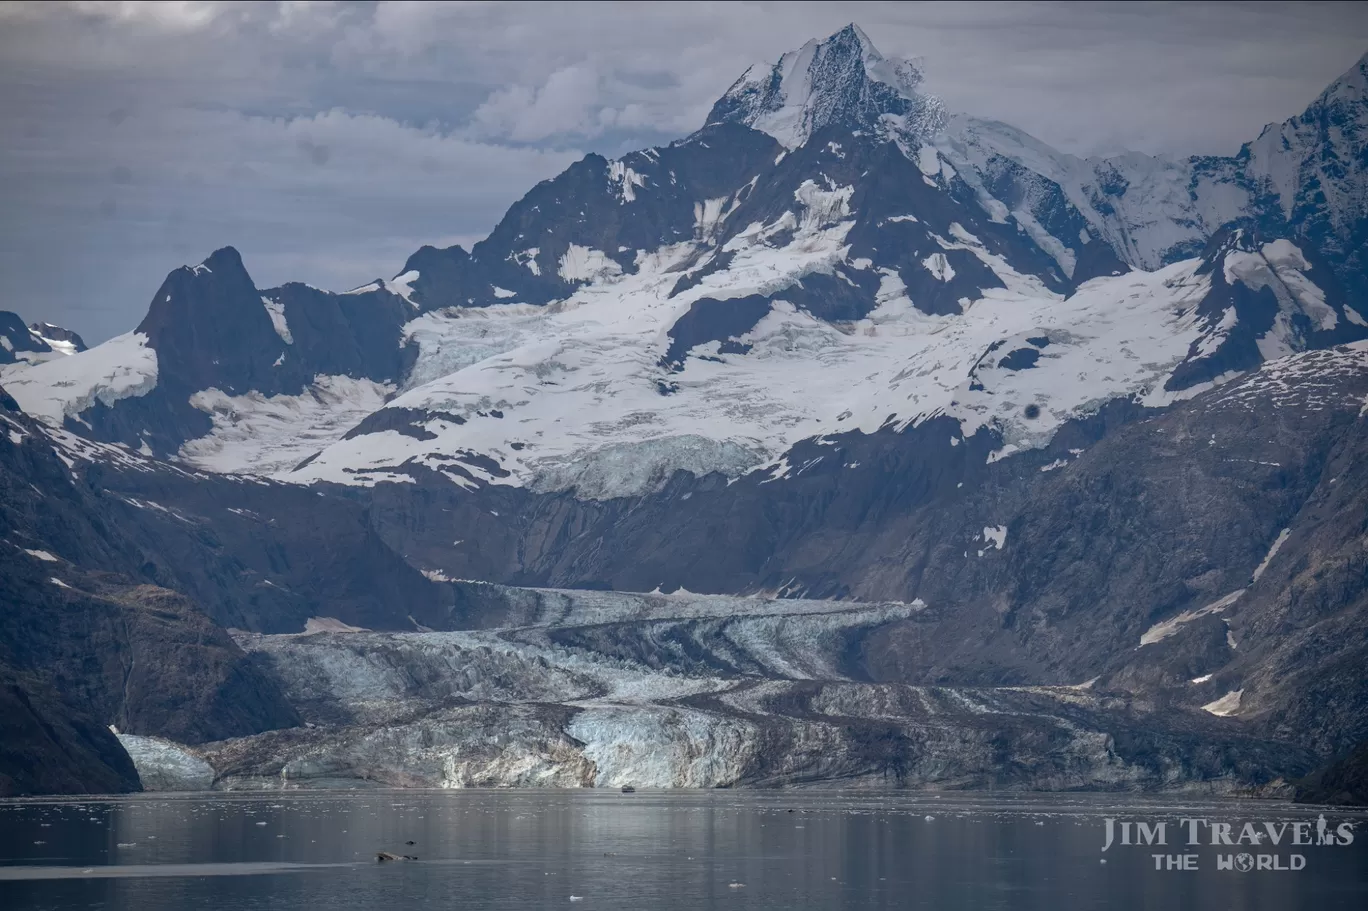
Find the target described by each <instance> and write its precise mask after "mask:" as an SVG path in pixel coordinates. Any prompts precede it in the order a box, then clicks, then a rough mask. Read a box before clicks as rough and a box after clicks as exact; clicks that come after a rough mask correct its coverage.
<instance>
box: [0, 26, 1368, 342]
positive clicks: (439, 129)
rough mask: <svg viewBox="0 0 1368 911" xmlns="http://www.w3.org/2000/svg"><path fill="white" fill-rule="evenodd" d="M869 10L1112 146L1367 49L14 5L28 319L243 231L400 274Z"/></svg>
mask: <svg viewBox="0 0 1368 911" xmlns="http://www.w3.org/2000/svg"><path fill="white" fill-rule="evenodd" d="M850 20H856V21H858V22H860V23H861V24H862V25H863V26H864V28H865V30H866V31H867V32H868V33H869V34H870V35H871V36H872V37H873V38H874V40H875V41H876V42H877V43H878V45H879V46H880V48H881V49H882V50H883V51H884V52H885V53H887V54H890V55H912V54H920V55H921V56H922V57H924V58H925V61H926V72H927V87H928V89H930V90H931V91H934V92H936V93H937V94H939V95H940V96H941V97H942V98H944V99H945V101H946V102H947V104H948V105H949V106H950V107H951V108H952V109H954V110H960V111H968V112H971V113H975V114H978V115H980V116H987V117H994V118H998V119H1002V120H1006V121H1009V122H1011V123H1013V124H1015V125H1017V126H1019V127H1021V128H1023V129H1026V130H1027V131H1029V132H1031V133H1034V134H1035V135H1037V136H1039V137H1040V138H1041V139H1043V140H1045V141H1047V142H1050V143H1052V144H1054V145H1057V146H1059V147H1061V148H1063V149H1065V150H1067V151H1074V152H1078V153H1084V154H1086V153H1090V152H1094V151H1098V150H1115V149H1119V148H1136V149H1139V150H1141V151H1147V152H1168V153H1172V154H1187V153H1192V152H1199V153H1225V154H1229V153H1232V152H1234V151H1235V150H1236V149H1237V148H1238V147H1239V144H1240V142H1242V141H1243V140H1246V139H1249V138H1252V137H1253V136H1254V135H1256V134H1257V133H1258V131H1259V128H1260V127H1261V126H1262V125H1263V124H1264V123H1266V122H1269V121H1275V120H1281V119H1283V118H1285V117H1287V116H1290V115H1291V114H1293V113H1295V112H1297V111H1299V110H1300V109H1301V108H1303V107H1304V106H1305V104H1306V103H1307V102H1308V101H1309V100H1310V99H1311V98H1312V97H1314V96H1315V94H1316V93H1317V92H1318V91H1320V89H1321V88H1322V87H1323V86H1324V85H1325V84H1326V83H1328V82H1329V81H1330V80H1331V79H1333V78H1334V77H1336V76H1337V75H1339V73H1340V72H1342V71H1343V70H1344V69H1346V68H1347V67H1348V66H1349V65H1350V64H1351V63H1352V62H1353V61H1354V60H1356V59H1357V58H1358V56H1359V55H1360V54H1361V53H1362V52H1363V50H1364V49H1365V48H1368V7H1364V6H1363V5H1361V4H1315V3H1300V4H1290V3H1287V4H1282V3H1217V4H1211V3H1162V4H1133V3H1074V4H1055V3H1004V2H987V3H977V4H956V3H943V2H936V3H847V4H806V3H800V4H782V5H779V4H771V3H653V4H631V5H628V4H606V3H605V4H564V3H482V2H468V3H431V2H390V3H379V4H372V3H303V2H285V3H195V2H181V3H164V2H153V3H138V2H123V3H68V4H48V3H4V4H0V122H3V123H5V124H6V141H5V143H3V144H0V210H3V211H4V212H5V213H6V218H5V219H4V220H3V222H2V223H0V274H2V275H3V278H4V279H5V287H6V289H7V293H8V295H9V299H7V300H5V301H3V302H0V308H7V309H17V310H19V311H20V312H21V313H22V315H24V316H25V317H26V318H29V319H37V318H44V319H52V320H53V321H55V322H62V321H64V320H67V321H70V322H74V323H76V325H75V326H74V328H76V329H78V330H79V331H82V332H84V333H87V334H88V335H89V336H93V337H96V338H99V337H103V336H107V335H109V334H112V333H114V332H117V331H123V330H125V329H127V328H128V327H129V326H131V325H133V324H134V323H136V321H137V320H138V319H139V318H140V317H141V315H142V312H143V310H144V309H145V307H146V304H147V300H148V299H149V298H150V296H151V294H152V292H153V290H155V288H156V286H157V284H158V283H159V282H160V281H161V278H162V276H164V275H165V273H166V272H167V271H168V270H169V269H171V268H173V267H175V266H177V265H179V264H180V263H182V262H185V261H197V260H198V259H199V258H202V257H203V256H204V255H205V254H206V253H208V252H209V251H210V250H212V249H214V248H215V247H217V246H221V245H223V244H227V243H232V244H234V245H236V246H238V247H239V248H240V249H241V250H242V251H243V254H244V257H245V258H246V260H247V264H248V267H249V268H250V269H251V270H252V271H253V274H254V277H256V279H257V281H258V282H259V283H260V284H262V285H270V284H275V283H278V282H282V281H285V280H287V279H299V280H304V281H308V282H310V283H313V284H317V285H320V286H323V287H332V288H342V287H347V286H349V285H352V284H360V283H362V282H364V281H367V280H369V279H371V278H374V277H375V276H376V275H383V274H387V273H389V274H392V272H393V271H394V270H395V269H397V268H398V267H399V266H400V265H402V262H403V259H404V258H405V257H406V256H407V254H408V253H409V252H411V251H412V250H413V249H414V248H416V247H417V246H419V245H421V244H422V243H430V242H434V240H435V239H440V238H449V237H457V236H459V237H477V236H480V235H482V234H483V233H484V232H486V231H488V230H489V228H490V227H491V226H492V225H493V224H494V223H495V222H496V221H497V219H498V218H499V217H500V216H501V215H502V213H503V211H504V210H505V209H506V208H507V206H508V205H509V204H510V203H512V202H513V201H514V200H516V199H517V198H518V197H519V196H521V195H522V194H523V193H524V192H526V190H528V189H529V188H530V187H531V186H532V185H533V184H534V183H536V182H537V181H539V180H542V179H545V178H547V177H549V176H551V175H553V174H555V173H556V172H557V171H558V170H560V169H561V168H563V167H564V166H565V165H566V164H568V163H569V162H570V161H572V160H573V159H574V158H575V157H577V156H579V155H580V154H582V152H583V151H587V150H593V151H601V152H604V153H607V154H620V153H621V152H623V151H626V150H627V149H630V148H635V147H641V146H645V145H650V144H655V143H661V142H667V141H669V140H671V139H673V138H677V137H678V136H681V135H684V134H686V133H688V132H690V131H692V130H693V129H696V128H697V127H698V126H699V125H700V124H701V123H702V122H703V119H704V117H705V116H706V115H707V112H708V109H709V107H710V106H711V105H712V102H713V101H714V100H715V99H716V98H717V96H718V95H720V94H721V92H722V91H724V90H725V89H726V87H727V86H728V85H729V84H730V83H731V82H732V81H733V80H734V79H735V78H736V76H737V75H738V74H739V73H741V72H742V71H743V70H744V69H745V68H746V67H747V66H748V65H750V64H751V63H754V62H757V61H773V60H774V59H776V58H777V57H778V56H779V55H780V54H782V53H783V52H785V51H787V50H789V49H791V48H794V47H797V46H799V45H801V44H802V43H803V42H804V41H806V40H807V39H809V38H813V37H820V36H824V35H826V34H829V33H831V32H832V31H834V30H836V29H837V28H839V27H841V26H842V25H844V24H845V23H846V22H848V21H850Z"/></svg>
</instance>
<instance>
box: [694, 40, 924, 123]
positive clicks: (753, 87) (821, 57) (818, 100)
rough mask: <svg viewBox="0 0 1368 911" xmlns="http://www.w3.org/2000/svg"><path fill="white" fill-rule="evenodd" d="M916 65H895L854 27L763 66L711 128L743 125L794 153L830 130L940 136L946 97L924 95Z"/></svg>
mask: <svg viewBox="0 0 1368 911" xmlns="http://www.w3.org/2000/svg"><path fill="white" fill-rule="evenodd" d="M921 82H922V69H921V65H920V63H919V62H917V61H915V60H898V59H893V60H890V59H888V58H886V57H884V56H883V55H882V54H880V53H879V50H878V48H876V47H875V46H874V42H873V41H872V40H870V38H869V36H868V35H867V34H865V32H864V30H863V29H861V28H860V27H859V26H858V25H856V24H854V23H851V24H849V25H847V26H846V27H845V28H843V29H841V30H840V31H838V32H836V33H835V34H833V35H831V36H830V37H828V38H826V39H825V40H823V41H817V40H812V41H809V42H808V43H807V44H804V45H803V46H802V47H801V48H799V49H798V50H796V51H789V52H788V53H787V54H785V55H784V56H782V57H780V58H779V61H778V62H777V63H775V64H773V65H767V64H756V65H754V66H751V67H749V68H748V69H747V70H746V71H745V72H744V73H742V74H741V78H739V79H737V80H736V82H734V83H732V86H731V88H729V89H727V91H726V94H724V95H723V96H722V97H721V98H719V99H718V101H717V103H716V104H714V105H713V109H712V112H711V113H710V114H709V115H708V125H712V124H717V123H741V124H745V125H746V126H748V127H751V128H753V129H756V130H759V131H761V132H763V133H768V134H769V135H771V136H773V137H774V138H775V139H777V140H779V141H780V142H781V143H783V144H784V145H785V146H787V147H789V148H795V147H797V146H800V145H802V144H803V143H805V142H807V140H808V138H809V137H811V136H812V134H813V133H815V132H817V131H818V130H821V129H823V128H825V127H829V126H842V127H846V128H848V129H851V130H873V131H876V132H879V133H883V134H891V135H894V136H896V137H898V138H903V139H907V138H916V139H920V138H922V137H924V136H927V135H930V134H931V133H934V132H935V131H936V130H937V129H939V128H940V126H941V125H942V123H943V122H944V119H945V109H944V106H943V105H942V104H941V102H940V100H939V99H937V98H935V97H933V96H930V95H926V94H923V93H922V92H921V91H920V90H919V87H920V85H921Z"/></svg>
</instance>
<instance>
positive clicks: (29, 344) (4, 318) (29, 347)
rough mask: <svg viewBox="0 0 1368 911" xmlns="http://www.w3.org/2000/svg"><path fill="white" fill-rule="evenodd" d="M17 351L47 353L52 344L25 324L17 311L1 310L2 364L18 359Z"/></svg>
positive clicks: (0, 359) (0, 342)
mask: <svg viewBox="0 0 1368 911" xmlns="http://www.w3.org/2000/svg"><path fill="white" fill-rule="evenodd" d="M16 351H19V352H34V353H44V354H46V353H48V352H51V351H52V346H51V345H49V344H48V343H47V342H45V341H43V339H42V338H41V337H39V336H38V335H37V334H36V333H34V332H32V331H31V330H30V329H29V327H28V326H25V325H24V321H23V320H21V319H20V318H19V315H18V314H17V313H11V312H9V311H8V310H0V364H13V363H15V362H16V361H18V360H19V357H18V356H16V355H15V352H16Z"/></svg>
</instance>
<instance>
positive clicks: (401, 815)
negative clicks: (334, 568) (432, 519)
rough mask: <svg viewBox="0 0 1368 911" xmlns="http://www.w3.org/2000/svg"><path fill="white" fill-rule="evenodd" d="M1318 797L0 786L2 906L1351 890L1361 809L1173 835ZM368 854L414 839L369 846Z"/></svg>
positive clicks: (981, 904)
mask: <svg viewBox="0 0 1368 911" xmlns="http://www.w3.org/2000/svg"><path fill="white" fill-rule="evenodd" d="M1321 812H1322V811H1319V810H1316V809H1303V808H1298V807H1292V806H1289V805H1287V804H1283V803H1265V802H1251V801H1241V802H1220V803H1217V802H1197V801H1184V800H1174V799H1168V800H1143V801H1140V800H1132V799H1130V798H1124V799H1120V800H1119V799H1118V797H1117V796H1116V795H1082V796H1054V795H1049V796H1042V795H1029V796H993V795H948V794H947V795H942V796H940V797H939V798H937V797H933V796H930V795H926V794H915V795H913V794H905V793H878V794H874V793H870V792H832V791H820V792H808V791H778V792H772V791H767V792H755V791H751V792H745V791H673V792H647V791H641V792H638V793H636V794H619V793H616V792H604V791H445V792H431V791H351V792H326V793H319V792H287V793H283V794H252V795H243V794H218V793H215V794H202V795H174V796H138V797H128V798H110V799H99V800H92V799H81V800H33V801H11V802H0V908H4V909H6V911H18V909H37V908H45V909H47V908H50V909H67V908H103V909H135V911H157V909H181V908H222V909H291V911H293V909H334V908H337V909H340V908H347V909H386V911H395V909H409V908H443V909H452V908H459V909H521V908H559V907H574V908H577V909H585V911H587V909H591V908H612V909H632V911H641V909H650V911H676V909H681V911H682V909H693V908H727V909H785V911H789V909H864V908H874V909H893V908H898V909H904V908H906V909H935V911H942V909H955V908H972V909H999V908H1001V909H1040V911H1046V909H1049V911H1056V909H1094V908H1095V909H1124V911H1139V909H1147V911H1148V909H1164V911H1168V909H1181V908H1194V909H1196V908H1220V909H1245V908H1249V909H1270V911H1273V909H1277V911H1296V909H1307V911H1310V909H1316V911H1321V909H1340V908H1343V909H1355V911H1358V909H1363V908H1368V826H1365V825H1363V823H1364V822H1368V816H1364V815H1363V814H1358V815H1355V814H1351V813H1346V812H1342V811H1338V810H1337V811H1329V810H1326V811H1324V814H1325V815H1326V816H1327V818H1328V830H1329V831H1331V832H1333V831H1335V829H1334V827H1335V826H1336V825H1338V824H1339V823H1341V822H1345V823H1349V824H1357V825H1358V828H1357V829H1355V830H1353V831H1354V834H1355V839H1354V842H1353V844H1350V845H1335V846H1318V845H1311V846H1308V847H1293V846H1291V845H1290V844H1288V843H1287V842H1288V841H1290V838H1291V836H1290V835H1288V836H1287V837H1286V838H1285V839H1284V843H1283V844H1281V845H1279V846H1278V847H1271V846H1268V845H1267V844H1265V845H1262V846H1260V847H1243V846H1242V847H1236V848H1224V847H1212V846H1210V845H1208V844H1203V845H1201V846H1199V847H1196V848H1189V847H1187V846H1185V845H1183V844H1181V842H1182V841H1183V840H1185V837H1186V830H1184V829H1178V828H1177V826H1178V820H1179V818H1180V817H1194V816H1197V817H1203V818H1207V819H1209V820H1211V821H1221V820H1224V821H1229V822H1231V823H1232V824H1233V828H1232V832H1235V833H1238V832H1239V831H1240V826H1241V825H1242V824H1243V823H1244V822H1246V821H1253V822H1254V823H1255V826H1256V828H1258V829H1262V828H1263V824H1264V822H1270V823H1272V824H1273V825H1274V826H1275V828H1276V827H1277V826H1279V825H1281V823H1283V822H1293V821H1302V822H1306V823H1309V824H1311V826H1314V824H1315V821H1316V819H1317V816H1318V815H1319V814H1320V813H1321ZM1106 817H1112V818H1115V819H1118V820H1135V821H1145V820H1148V821H1150V823H1151V824H1153V823H1155V822H1157V821H1163V820H1167V821H1168V824H1169V830H1168V837H1169V843H1170V844H1169V847H1167V848H1166V849H1165V848H1157V847H1148V846H1124V845H1120V844H1119V843H1118V844H1115V845H1113V846H1112V847H1111V848H1109V849H1108V850H1107V851H1106V852H1105V853H1104V852H1103V851H1102V845H1103V840H1104V832H1105V830H1104V823H1103V820H1104V818H1106ZM1207 831H1208V830H1205V829H1203V840H1204V841H1205V840H1206V838H1207V834H1206V832H1207ZM1281 831H1284V832H1287V831H1290V830H1285V829H1284V830H1281ZM1312 831H1314V830H1312ZM1115 837H1116V838H1117V839H1120V837H1121V835H1120V831H1119V829H1118V830H1117V833H1116V836H1115ZM410 841H411V842H413V843H414V844H412V845H409V844H406V842H410ZM378 851H390V852H393V853H397V854H403V853H407V854H412V855H416V856H417V858H418V859H417V860H416V861H413V862H401V863H393V862H390V863H378V862H377V861H376V859H375V858H376V853H377V852H378ZM1161 851H1167V853H1168V854H1173V855H1182V854H1185V853H1188V854H1195V855H1196V860H1195V861H1192V862H1191V863H1194V864H1195V865H1196V866H1197V869H1196V870H1159V871H1156V870H1155V869H1154V864H1155V861H1154V860H1153V854H1154V853H1156V852H1161ZM1237 851H1238V852H1243V853H1249V854H1250V855H1251V858H1255V857H1257V855H1258V854H1259V853H1264V854H1268V855H1271V856H1273V857H1275V858H1281V861H1275V860H1270V861H1268V863H1269V864H1274V863H1281V864H1282V865H1284V866H1285V865H1287V864H1288V859H1289V858H1290V857H1291V856H1292V855H1293V854H1299V855H1301V856H1302V857H1303V858H1304V859H1305V864H1306V866H1305V869H1301V870H1296V871H1289V870H1260V869H1257V868H1256V869H1253V870H1251V871H1249V872H1240V871H1239V870H1234V869H1232V870H1217V869H1216V865H1217V856H1218V855H1232V856H1233V855H1234V853H1235V852H1237ZM1103 861H1105V863H1104V862H1103ZM1161 863H1162V861H1161ZM572 896H573V897H574V898H573V899H572Z"/></svg>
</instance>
